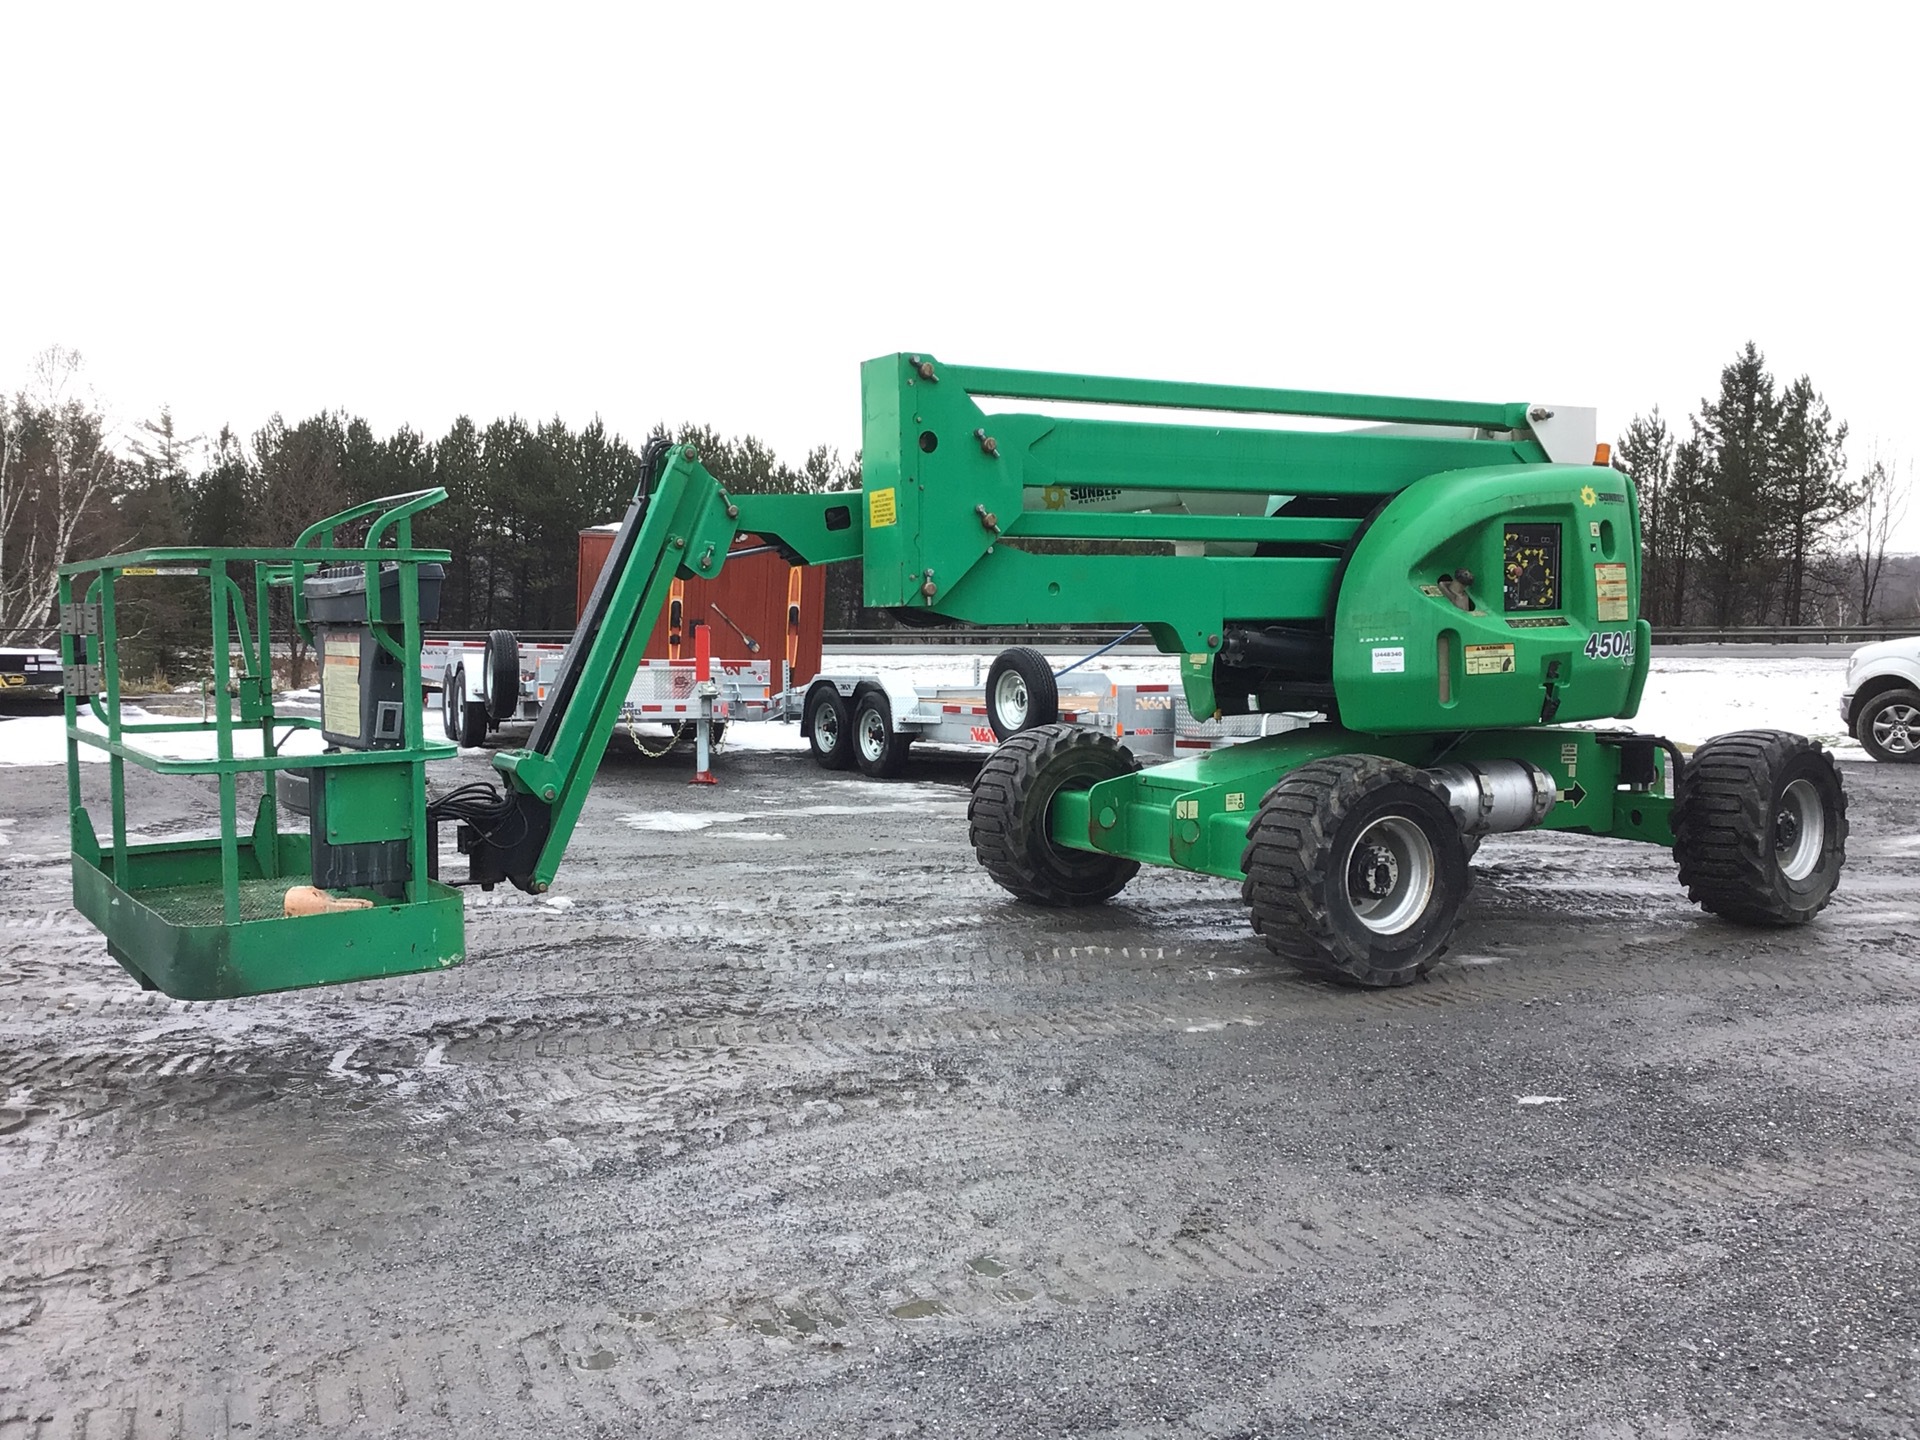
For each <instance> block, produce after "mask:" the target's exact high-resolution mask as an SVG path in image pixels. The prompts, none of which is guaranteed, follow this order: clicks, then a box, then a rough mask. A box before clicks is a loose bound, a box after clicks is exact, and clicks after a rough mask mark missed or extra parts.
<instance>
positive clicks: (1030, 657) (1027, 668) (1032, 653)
mask: <svg viewBox="0 0 1920 1440" xmlns="http://www.w3.org/2000/svg"><path fill="white" fill-rule="evenodd" d="M1059 718H1060V687H1059V685H1058V684H1057V683H1056V682H1055V680H1054V678H1053V666H1051V665H1050V664H1048V663H1047V657H1046V656H1044V655H1042V654H1041V653H1040V652H1039V651H1038V650H1035V649H1033V648H1032V647H1030V646H1027V645H1016V646H1014V647H1013V648H1012V649H1011V650H1002V651H1001V652H1000V653H999V654H998V655H996V656H995V657H994V661H993V666H992V668H991V669H989V670H988V671H987V723H988V724H989V725H991V726H992V727H993V733H994V735H995V736H996V737H997V738H999V739H1001V740H1005V739H1007V738H1008V737H1009V736H1013V735H1018V734H1020V733H1021V732H1022V731H1024V730H1036V729H1038V728H1039V727H1040V726H1042V725H1051V724H1053V723H1054V722H1055V721H1057V720H1058V719H1059Z"/></svg>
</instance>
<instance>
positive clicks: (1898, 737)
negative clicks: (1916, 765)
mask: <svg viewBox="0 0 1920 1440" xmlns="http://www.w3.org/2000/svg"><path fill="white" fill-rule="evenodd" d="M1853 733H1854V734H1855V736H1857V737H1858V738H1859V741H1860V744H1861V745H1862V746H1863V747H1864V748H1865V749H1866V752H1867V753H1868V754H1869V755H1871V756H1872V757H1873V758H1874V759H1876V760H1888V761H1892V762H1894V763H1896V764H1903V765H1910V764H1912V763H1913V762H1914V761H1916V760H1920V694H1915V693H1914V692H1913V691H1911V690H1889V691H1887V692H1886V693H1885V694H1883V695H1876V696H1874V697H1873V699H1871V700H1869V701H1868V702H1867V703H1866V704H1864V705H1862V706H1861V707H1860V718H1859V719H1858V720H1856V721H1855V722H1854V726H1853Z"/></svg>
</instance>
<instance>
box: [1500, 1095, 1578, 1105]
mask: <svg viewBox="0 0 1920 1440" xmlns="http://www.w3.org/2000/svg"><path fill="white" fill-rule="evenodd" d="M1513 1101H1514V1104H1516V1105H1564V1104H1566V1103H1567V1097H1566V1096H1564V1095H1516V1096H1514V1097H1513Z"/></svg>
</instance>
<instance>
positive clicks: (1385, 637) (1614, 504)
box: [1333, 465, 1651, 734]
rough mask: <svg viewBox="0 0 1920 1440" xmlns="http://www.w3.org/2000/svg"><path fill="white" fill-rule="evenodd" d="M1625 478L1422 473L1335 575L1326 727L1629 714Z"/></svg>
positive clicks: (1505, 471) (1634, 619) (1631, 664)
mask: <svg viewBox="0 0 1920 1440" xmlns="http://www.w3.org/2000/svg"><path fill="white" fill-rule="evenodd" d="M1639 597H1640V534H1639V514H1638V508H1637V502H1636V500H1635V497H1634V492H1633V485H1632V482H1631V481H1629V480H1628V479H1627V477H1626V476H1625V475H1622V474H1621V473H1620V472H1619V471H1616V470H1611V469H1605V468H1600V467H1594V466H1584V465H1530V466H1524V467H1516V466H1499V467H1495V468H1489V469H1477V470H1456V471H1451V472H1448V473H1445V474H1439V475H1430V476H1428V477H1427V478H1425V479H1423V480H1419V481H1416V482H1415V483H1413V484H1412V485H1409V486H1408V487H1407V488H1406V489H1405V490H1403V491H1401V492H1400V494H1398V495H1396V496H1395V497H1394V498H1393V499H1392V500H1391V501H1389V502H1388V503H1387V505H1386V506H1385V507H1384V508H1383V509H1382V510H1381V511H1380V513H1379V515H1378V516H1377V517H1376V518H1375V519H1374V521H1373V523H1372V524H1371V525H1370V526H1368V527H1367V529H1366V530H1365V532H1364V533H1363V534H1362V535H1361V537H1360V539H1359V541H1358V543H1357V544H1356V545H1355V546H1354V549H1353V554H1352V558H1351V560H1350V562H1349V564H1348V566H1347V568H1346V571H1345V573H1344V574H1343V575H1342V576H1341V577H1340V585H1339V595H1338V601H1337V605H1336V609H1335V615H1334V643H1333V681H1334V690H1335V694H1336V696H1337V697H1338V700H1339V704H1340V719H1341V723H1342V724H1343V725H1345V726H1346V727H1347V728H1349V729H1352V730H1360V731H1366V732H1370V733H1374V734H1391V733H1399V732H1405V731H1415V730H1450V729H1480V728H1485V727H1488V726H1519V725H1539V724H1543V723H1552V722H1555V721H1569V720H1605V719H1611V718H1619V719H1629V718H1631V717H1632V716H1633V714H1634V713H1635V711H1637V710H1638V709H1639V705H1640V692H1641V690H1642V689H1643V688H1644V686H1645V684H1646V678H1647V660H1648V652H1649V649H1650V643H1651V631H1650V629H1649V627H1648V626H1647V624H1646V622H1645V621H1643V620H1641V619H1640V618H1639V615H1640V598H1639Z"/></svg>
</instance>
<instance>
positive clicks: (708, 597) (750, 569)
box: [574, 525, 827, 690]
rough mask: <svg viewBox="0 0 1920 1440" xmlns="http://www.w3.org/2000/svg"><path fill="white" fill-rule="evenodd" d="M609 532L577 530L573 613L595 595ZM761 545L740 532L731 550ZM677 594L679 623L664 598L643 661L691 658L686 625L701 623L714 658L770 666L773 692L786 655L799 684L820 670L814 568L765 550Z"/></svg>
mask: <svg viewBox="0 0 1920 1440" xmlns="http://www.w3.org/2000/svg"><path fill="white" fill-rule="evenodd" d="M613 535H614V527H613V526H611V525H609V526H606V527H604V528H596V529H592V530H582V531H581V532H580V572H579V576H578V579H577V581H576V585H575V591H574V614H575V615H576V616H578V615H579V614H580V612H581V611H583V610H585V609H586V607H587V597H588V596H589V595H591V594H592V593H593V585H594V582H595V581H596V580H598V579H599V578H600V571H601V569H602V568H603V567H604V566H605V565H606V563H607V556H608V554H609V553H610V552H611V551H612V549H613ZM761 543H762V542H761V540H760V539H759V538H758V537H757V536H753V535H741V536H738V537H736V538H735V540H734V542H733V545H734V549H736V550H744V549H747V548H749V547H751V546H755V545H759V544H761ZM675 590H676V596H677V598H678V600H679V602H680V603H679V614H678V616H677V619H678V621H679V623H678V626H677V627H676V625H675V623H674V622H675V619H676V616H675V614H674V613H673V612H674V604H673V602H672V601H669V602H668V604H667V606H666V608H665V609H664V610H662V612H661V615H660V620H659V623H657V624H656V625H655V626H654V627H653V634H652V635H651V636H650V637H648V640H647V650H646V658H647V659H649V660H677V659H686V660H691V659H692V658H693V634H692V631H691V629H690V628H689V627H690V626H692V625H693V624H694V623H695V622H696V621H704V622H706V624H707V626H708V628H709V629H710V630H711V632H712V641H713V658H714V659H716V660H768V661H771V662H772V663H773V685H774V688H775V689H776V690H777V689H779V688H780V661H781V659H782V658H784V657H788V656H791V661H792V665H793V682H794V683H795V684H796V685H801V684H805V683H806V682H807V681H809V680H811V679H812V678H813V677H814V676H815V675H818V674H819V673H820V647H821V636H822V633H823V632H824V630H825V627H826V613H827V586H826V577H825V575H823V574H822V573H821V572H820V570H819V568H818V567H816V566H808V565H798V566H796V565H789V564H787V562H786V561H785V560H782V559H781V558H780V556H779V555H778V554H776V553H775V552H773V551H771V550H768V551H763V552H762V553H760V554H758V555H743V556H741V557H740V558H739V559H737V560H734V559H730V560H728V561H727V564H726V568H725V569H723V570H722V571H721V572H720V574H719V576H718V578H716V579H713V580H688V581H685V582H682V583H681V584H679V585H677V586H676V587H675ZM716 607H717V608H718V609H719V610H721V611H724V612H725V617H726V618H722V616H721V615H719V614H716V613H715V609H716ZM729 621H731V622H732V623H729ZM743 632H744V634H743ZM746 636H751V637H752V638H753V639H754V640H756V641H758V642H759V645H760V650H759V652H758V653H757V654H756V653H755V652H753V651H751V650H749V649H748V648H747V641H746V638H745V637H746Z"/></svg>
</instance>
